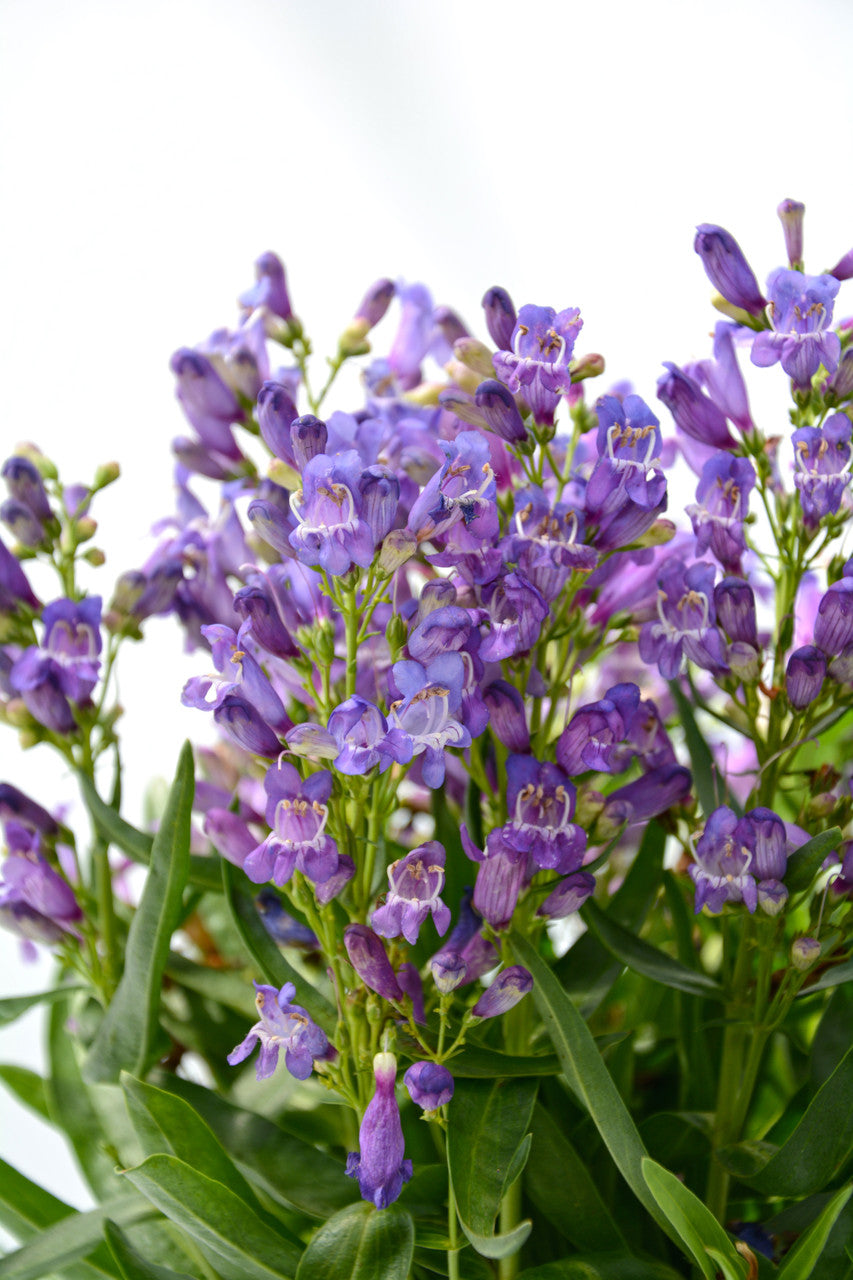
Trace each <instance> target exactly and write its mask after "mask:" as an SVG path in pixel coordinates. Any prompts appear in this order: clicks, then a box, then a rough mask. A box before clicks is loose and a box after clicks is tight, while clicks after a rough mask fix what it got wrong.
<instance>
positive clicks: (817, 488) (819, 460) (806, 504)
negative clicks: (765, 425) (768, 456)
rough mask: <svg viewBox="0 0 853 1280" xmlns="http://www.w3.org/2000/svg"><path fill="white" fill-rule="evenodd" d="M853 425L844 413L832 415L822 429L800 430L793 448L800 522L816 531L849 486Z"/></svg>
mask: <svg viewBox="0 0 853 1280" xmlns="http://www.w3.org/2000/svg"><path fill="white" fill-rule="evenodd" d="M851 434H853V425H851V422H850V419H849V418H848V416H847V414H846V413H834V414H833V415H832V416H831V417H830V418H827V420H826V422H824V424H823V426H822V427H800V429H799V430H798V431H795V432H794V434H793V436H792V437H791V439H792V441H793V445H794V466H795V468H796V470H795V473H794V484H795V485H796V486H797V488H798V490H799V492H800V503H801V505H802V508H803V521H804V523H805V526H806V528H807V529H811V530H814V529H816V528H817V526H818V524H819V523H820V521H821V520H822V519H823V517H824V516H829V515H835V513H836V511H838V509H839V507H840V506H841V499H842V497H843V495H844V491H845V489H846V488H847V486H848V485H849V483H850V469H851V463H853V449H851V446H850V438H851Z"/></svg>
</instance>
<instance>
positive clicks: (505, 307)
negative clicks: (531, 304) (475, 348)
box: [482, 285, 518, 351]
mask: <svg viewBox="0 0 853 1280" xmlns="http://www.w3.org/2000/svg"><path fill="white" fill-rule="evenodd" d="M482 306H483V311H484V313H485V318H486V328H487V329H488V331H489V337H490V338H491V340H492V342H493V343H494V344H495V346H496V347H499V348H500V349H501V350H502V351H510V350H511V349H512V338H513V333H514V332H515V326H516V324H517V322H518V316H517V315H516V313H515V307H514V305H513V301H512V298H511V297H510V296H509V294H508V293H507V291H506V289H502V288H501V287H500V285H494V286H493V287H492V288H491V289H487V290H486V292H485V293H484V294H483V301H482Z"/></svg>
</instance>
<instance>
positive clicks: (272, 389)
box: [257, 382, 299, 466]
mask: <svg viewBox="0 0 853 1280" xmlns="http://www.w3.org/2000/svg"><path fill="white" fill-rule="evenodd" d="M257 415H258V426H259V427H260V429H261V436H262V437H263V440H264V443H265V444H266V446H267V448H268V449H269V451H270V453H274V454H275V456H276V457H277V458H281V459H282V460H283V461H284V462H287V463H289V464H290V465H291V466H293V462H294V458H293V446H292V445H291V443H290V424H291V422H293V421H294V419H295V418H297V417H298V416H299V411H298V410H297V408H296V405H295V404H294V403H293V400H292V398H291V396H290V392H289V391H288V389H287V387H285V386H283V385H282V384H281V383H280V382H265V383H263V385H262V386H261V389H260V391H259V392H258V408H257Z"/></svg>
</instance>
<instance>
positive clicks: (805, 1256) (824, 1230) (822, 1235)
mask: <svg viewBox="0 0 853 1280" xmlns="http://www.w3.org/2000/svg"><path fill="white" fill-rule="evenodd" d="M851 1193H853V1186H850V1185H848V1186H846V1187H842V1188H841V1190H840V1191H839V1192H838V1193H837V1195H834V1196H833V1197H832V1199H831V1200H830V1201H829V1204H828V1205H827V1206H826V1208H825V1209H824V1210H823V1212H822V1213H821V1214H820V1216H819V1217H818V1218H816V1219H815V1221H814V1222H813V1223H812V1225H811V1226H810V1227H809V1229H808V1231H806V1232H805V1233H804V1234H803V1235H801V1236H800V1238H799V1240H798V1241H797V1243H796V1244H795V1245H794V1247H793V1249H792V1250H791V1252H790V1253H789V1254H788V1255H787V1256H786V1258H785V1260H784V1262H783V1263H782V1265H781V1267H780V1268H779V1271H778V1274H777V1280H815V1278H816V1277H817V1276H818V1275H819V1272H817V1271H816V1270H815V1267H816V1265H817V1261H818V1259H819V1258H820V1255H821V1253H822V1252H823V1246H824V1245H825V1244H826V1240H827V1237H828V1235H829V1233H830V1231H831V1230H832V1228H833V1226H834V1225H835V1222H836V1220H837V1218H838V1216H839V1214H840V1213H841V1211H842V1209H843V1208H844V1206H845V1205H846V1204H847V1201H848V1200H849V1199H850V1195H851Z"/></svg>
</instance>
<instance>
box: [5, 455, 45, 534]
mask: <svg viewBox="0 0 853 1280" xmlns="http://www.w3.org/2000/svg"><path fill="white" fill-rule="evenodd" d="M0 475H2V476H3V479H4V480H5V481H6V487H7V489H8V490H9V497H10V498H14V499H15V500H16V501H17V502H20V503H21V504H22V505H23V506H25V507H29V509H30V511H31V512H32V514H33V516H34V517H35V518H36V520H39V521H41V522H42V523H44V522H47V521H49V520H51V519H52V518H53V512H52V511H51V509H50V503H49V501H48V497H47V492H46V491H45V487H44V483H43V482H42V478H41V474H40V473H39V470H38V468H37V467H36V466H34V464H33V463H32V462H30V460H29V458H19V457H14V458H7V459H6V461H5V462H4V463H3V468H2V471H0Z"/></svg>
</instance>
